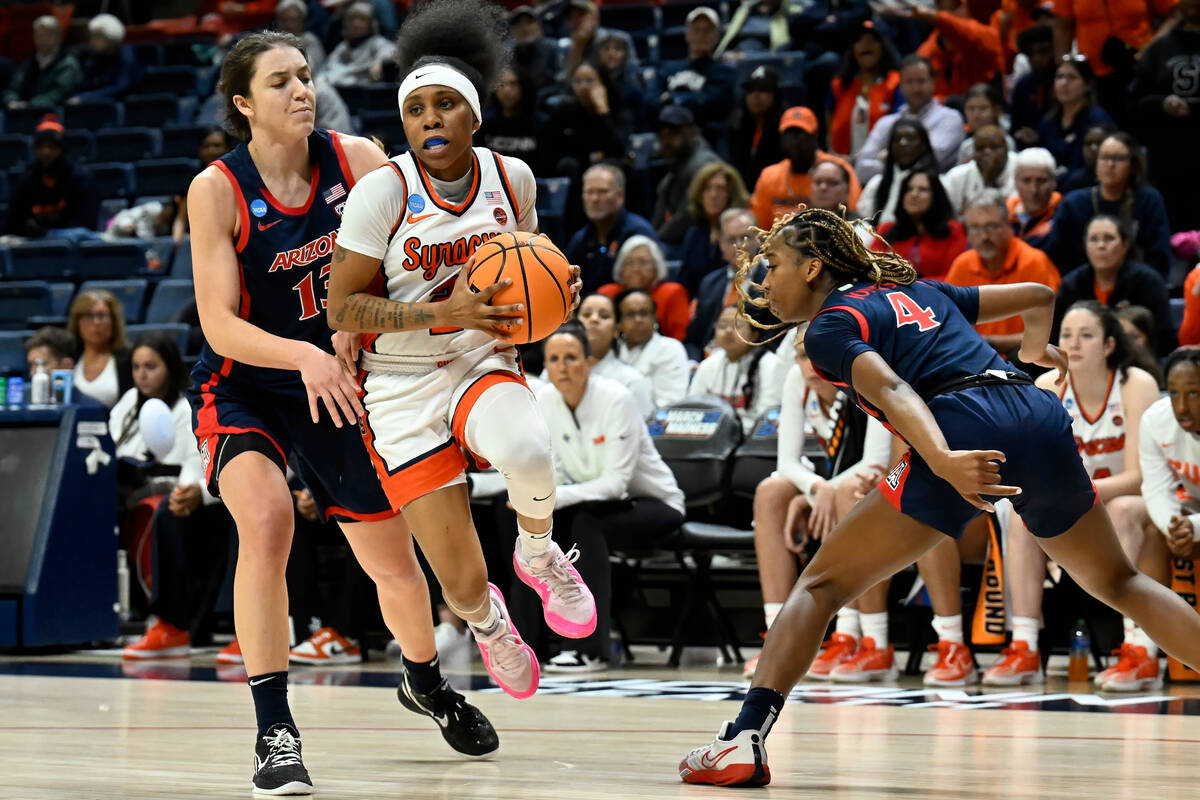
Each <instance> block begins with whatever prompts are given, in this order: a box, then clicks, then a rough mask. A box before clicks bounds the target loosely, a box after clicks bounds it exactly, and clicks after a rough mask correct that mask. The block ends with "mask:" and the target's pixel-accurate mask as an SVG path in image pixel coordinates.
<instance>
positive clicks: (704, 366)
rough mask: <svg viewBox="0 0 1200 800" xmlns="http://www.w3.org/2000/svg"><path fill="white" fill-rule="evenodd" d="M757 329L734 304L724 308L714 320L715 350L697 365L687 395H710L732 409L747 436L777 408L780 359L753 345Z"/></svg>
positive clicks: (756, 339) (757, 336) (758, 336)
mask: <svg viewBox="0 0 1200 800" xmlns="http://www.w3.org/2000/svg"><path fill="white" fill-rule="evenodd" d="M760 335H761V332H760V331H759V330H758V328H755V327H753V326H751V325H750V324H749V323H748V322H746V321H745V320H744V319H741V318H740V317H739V316H738V307H737V304H736V303H735V304H733V305H728V306H725V308H723V309H722V310H721V314H720V316H718V317H717V325H716V339H715V344H716V347H714V348H713V352H712V355H710V356H709V357H708V358H706V359H704V360H703V361H701V362H700V366H698V367H696V373H695V374H694V375H693V376H692V383H691V385H690V386H689V387H688V395H689V396H692V397H697V396H700V395H706V394H709V395H713V396H715V397H720V398H721V399H722V400H725V401H727V402H728V403H729V404H730V405H731V406H733V409H734V411H736V412H737V415H738V419H740V420H741V423H742V432H743V433H744V434H746V435H747V436H748V435H749V434H750V431H752V430H754V424H755V422H757V421H758V419H759V418H760V417H761V416H762V415H763V414H765V413H767V409H769V408H775V407H777V406H778V405H779V381H778V379H777V378H776V371H777V370H778V369H779V358H778V357H777V356H776V355H775V354H774V353H773V352H771V350H770V348H767V347H761V346H755V344H754V343H755V342H757V341H758V340H759V338H760Z"/></svg>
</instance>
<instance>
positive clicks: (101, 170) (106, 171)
mask: <svg viewBox="0 0 1200 800" xmlns="http://www.w3.org/2000/svg"><path fill="white" fill-rule="evenodd" d="M88 169H90V170H91V173H92V177H93V178H95V180H96V192H97V193H98V194H99V196H100V198H101V199H102V200H107V199H108V198H110V197H129V196H130V195H132V194H133V167H131V166H129V165H128V164H119V163H114V164H92V165H90V166H89V167H88Z"/></svg>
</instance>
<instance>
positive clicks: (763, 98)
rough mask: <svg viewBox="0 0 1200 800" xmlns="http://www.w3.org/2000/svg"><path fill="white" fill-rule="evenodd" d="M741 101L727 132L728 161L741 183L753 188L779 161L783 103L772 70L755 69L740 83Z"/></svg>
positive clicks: (780, 156) (770, 68) (775, 76)
mask: <svg viewBox="0 0 1200 800" xmlns="http://www.w3.org/2000/svg"><path fill="white" fill-rule="evenodd" d="M742 92H743V93H744V97H743V98H742V103H741V105H740V106H739V107H738V110H737V111H736V112H734V117H733V121H732V123H731V129H730V132H729V157H730V159H731V160H732V161H733V165H734V166H735V167H737V169H738V172H740V173H741V176H742V183H744V184H745V185H746V186H753V185H754V184H755V183H756V182H757V181H758V176H759V174H760V173H761V172H762V171H763V169H764V168H765V167H767V166H768V165H769V164H774V163H776V162H777V161H779V159H781V158H783V151H782V150H781V149H780V146H779V118H780V117H781V116H783V99H782V97H781V96H780V93H779V73H778V72H776V71H775V68H774V67H768V66H766V65H761V66H757V67H755V68H754V70H753V71H752V72H751V73H750V75H749V76H748V77H747V78H746V80H744V81H742Z"/></svg>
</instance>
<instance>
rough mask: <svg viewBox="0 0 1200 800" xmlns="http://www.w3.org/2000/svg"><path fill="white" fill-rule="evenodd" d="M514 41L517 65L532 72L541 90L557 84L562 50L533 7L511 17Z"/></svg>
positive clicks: (524, 8) (519, 8)
mask: <svg viewBox="0 0 1200 800" xmlns="http://www.w3.org/2000/svg"><path fill="white" fill-rule="evenodd" d="M508 25H509V30H510V32H511V33H512V38H513V65H514V66H517V67H520V68H522V69H524V70H525V71H526V72H528V73H529V77H530V79H531V80H532V81H533V85H534V88H535V89H537V90H540V89H542V88H543V87H546V86H549V85H550V84H552V83H554V79H555V76H556V75H558V68H559V64H558V48H557V47H555V46H554V42H552V41H550V40H549V39H547V38H546V36H545V34H544V33H543V31H542V22H541V20H540V19H538V15H537V12H536V11H534V9H533V7H532V6H517V7H516V8H514V9H513V10H512V11H511V12H509V15H508Z"/></svg>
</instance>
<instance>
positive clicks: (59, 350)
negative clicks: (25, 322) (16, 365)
mask: <svg viewBox="0 0 1200 800" xmlns="http://www.w3.org/2000/svg"><path fill="white" fill-rule="evenodd" d="M75 352H76V345H75V337H74V336H72V335H71V334H70V333H68V332H67V331H66V330H65V329H63V328H59V327H57V326H55V325H46V326H45V327H42V328H38V330H37V332H36V333H34V334H33V336H30V337H29V338H28V339H26V340H25V363H26V364H28V365H29V374H30V375H31V376H32V375H33V372H34V370H35V369H37V366H38V364H41V365H42V366H43V367H45V368H46V372H53V371H54V370H56V369H74V368H75Z"/></svg>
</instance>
